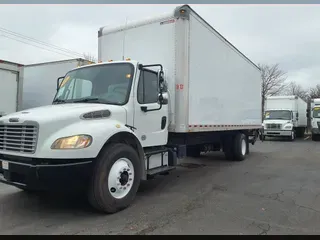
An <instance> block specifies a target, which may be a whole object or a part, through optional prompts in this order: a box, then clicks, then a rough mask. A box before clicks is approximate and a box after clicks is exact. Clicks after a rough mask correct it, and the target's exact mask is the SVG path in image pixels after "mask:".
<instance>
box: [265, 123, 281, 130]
mask: <svg viewBox="0 0 320 240" xmlns="http://www.w3.org/2000/svg"><path fill="white" fill-rule="evenodd" d="M266 127H267V129H278V130H280V129H281V124H276V123H268V124H267V125H266Z"/></svg>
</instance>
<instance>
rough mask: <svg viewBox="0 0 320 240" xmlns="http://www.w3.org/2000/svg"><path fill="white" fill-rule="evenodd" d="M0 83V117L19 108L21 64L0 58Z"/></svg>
mask: <svg viewBox="0 0 320 240" xmlns="http://www.w3.org/2000/svg"><path fill="white" fill-rule="evenodd" d="M0 84H1V85H0V117H1V116H4V115H6V114H9V113H13V112H16V111H19V110H21V101H22V87H23V65H22V64H18V63H13V62H9V61H5V60H0ZM0 145H1V140H0Z"/></svg>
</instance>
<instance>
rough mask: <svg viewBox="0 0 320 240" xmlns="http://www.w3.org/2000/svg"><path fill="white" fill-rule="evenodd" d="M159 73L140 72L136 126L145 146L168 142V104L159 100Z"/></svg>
mask: <svg viewBox="0 0 320 240" xmlns="http://www.w3.org/2000/svg"><path fill="white" fill-rule="evenodd" d="M158 81H159V80H158V73H157V72H155V71H152V70H146V69H143V70H141V71H140V73H139V79H138V83H137V86H136V98H135V105H134V109H135V112H134V127H135V128H136V130H135V132H136V133H137V136H138V137H139V139H140V141H141V143H142V146H143V147H150V146H160V145H165V144H167V139H168V122H169V121H168V114H169V112H168V104H160V102H159V82H158Z"/></svg>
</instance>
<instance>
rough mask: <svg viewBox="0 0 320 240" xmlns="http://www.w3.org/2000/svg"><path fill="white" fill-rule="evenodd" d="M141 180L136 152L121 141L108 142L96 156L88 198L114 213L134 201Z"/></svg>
mask: <svg viewBox="0 0 320 240" xmlns="http://www.w3.org/2000/svg"><path fill="white" fill-rule="evenodd" d="M140 179H141V165H140V159H139V157H138V154H137V153H136V151H135V150H134V149H133V148H132V147H130V146H128V145H126V144H122V143H116V144H112V145H109V146H108V147H107V148H105V149H104V150H103V152H102V153H101V154H100V155H99V157H98V158H97V162H96V165H95V168H94V173H93V177H92V181H91V185H90V187H89V192H88V199H89V202H90V204H91V205H92V206H93V207H94V208H95V209H97V210H99V211H102V212H105V213H115V212H118V211H121V210H123V209H125V208H127V207H128V206H129V205H131V203H132V202H133V201H134V198H135V196H136V193H137V191H138V188H139V185H140Z"/></svg>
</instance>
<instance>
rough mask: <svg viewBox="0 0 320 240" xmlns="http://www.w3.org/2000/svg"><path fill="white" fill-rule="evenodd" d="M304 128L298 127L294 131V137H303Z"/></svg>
mask: <svg viewBox="0 0 320 240" xmlns="http://www.w3.org/2000/svg"><path fill="white" fill-rule="evenodd" d="M304 132H305V128H303V127H301V128H298V129H297V131H296V137H297V138H303V137H304Z"/></svg>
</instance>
